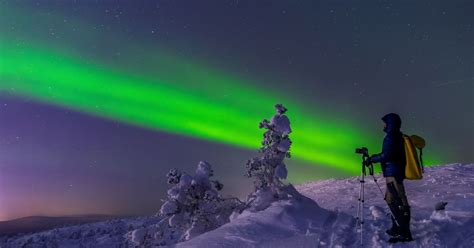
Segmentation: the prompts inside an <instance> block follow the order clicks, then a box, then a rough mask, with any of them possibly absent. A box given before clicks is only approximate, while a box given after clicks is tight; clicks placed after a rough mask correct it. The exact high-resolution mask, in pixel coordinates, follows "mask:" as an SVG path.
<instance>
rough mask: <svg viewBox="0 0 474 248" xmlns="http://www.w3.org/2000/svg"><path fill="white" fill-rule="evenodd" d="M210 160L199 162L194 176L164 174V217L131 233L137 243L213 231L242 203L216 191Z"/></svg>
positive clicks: (169, 240) (165, 241)
mask: <svg viewBox="0 0 474 248" xmlns="http://www.w3.org/2000/svg"><path fill="white" fill-rule="evenodd" d="M213 173H214V172H213V170H212V167H211V165H210V164H209V163H207V162H205V161H201V162H199V164H198V166H197V169H196V172H195V174H194V176H191V175H188V174H187V173H185V172H181V171H179V170H177V169H172V170H170V172H169V173H168V174H167V179H168V184H169V185H170V186H171V187H170V189H168V192H167V194H168V196H167V197H168V199H167V200H166V201H165V202H164V203H163V205H162V206H161V209H160V213H159V215H160V216H162V217H163V220H162V221H161V222H159V223H158V224H156V225H155V226H153V227H152V228H141V229H137V230H134V231H133V232H131V233H130V240H131V242H132V243H133V244H136V245H145V246H147V245H170V244H174V243H177V242H180V241H185V240H189V239H192V238H194V237H195V236H197V235H199V234H202V233H204V232H208V231H210V230H213V229H215V228H217V227H219V226H221V225H223V224H225V223H227V222H229V216H230V215H231V214H232V213H233V212H234V210H236V209H240V208H243V206H244V204H243V203H242V202H241V201H239V200H238V199H237V198H223V197H222V196H221V195H220V194H219V191H220V190H222V188H223V184H222V183H220V182H219V181H217V180H211V177H212V176H213Z"/></svg>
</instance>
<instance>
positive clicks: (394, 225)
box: [385, 216, 400, 236]
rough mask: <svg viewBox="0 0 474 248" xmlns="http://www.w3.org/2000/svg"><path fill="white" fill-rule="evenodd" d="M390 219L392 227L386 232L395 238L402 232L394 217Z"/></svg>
mask: <svg viewBox="0 0 474 248" xmlns="http://www.w3.org/2000/svg"><path fill="white" fill-rule="evenodd" d="M390 218H391V219H392V227H391V228H390V229H387V230H386V231H385V232H386V233H387V234H388V235H390V236H395V235H397V234H398V233H399V232H400V227H399V226H398V225H397V222H396V221H395V218H393V216H390Z"/></svg>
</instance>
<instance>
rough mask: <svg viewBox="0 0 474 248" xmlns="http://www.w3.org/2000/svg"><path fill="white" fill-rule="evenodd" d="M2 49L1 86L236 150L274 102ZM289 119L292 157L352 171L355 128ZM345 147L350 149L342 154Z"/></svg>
mask: <svg viewBox="0 0 474 248" xmlns="http://www.w3.org/2000/svg"><path fill="white" fill-rule="evenodd" d="M2 47H3V48H5V49H4V50H3V52H2V57H3V59H2V60H3V61H5V62H8V63H2V65H1V70H0V76H1V79H2V80H1V81H0V90H1V91H8V92H9V93H10V94H14V95H21V96H28V97H31V98H33V99H36V100H38V101H41V102H46V103H50V104H55V105H60V106H64V107H68V108H71V109H75V110H78V111H82V112H86V113H90V114H94V115H97V116H102V117H106V118H110V119H115V120H120V121H123V122H126V123H130V124H134V125H138V126H142V127H147V128H152V129H158V130H161V131H165V132H170V133H175V134H182V135H187V136H191V137H196V138H202V139H206V140H211V141H217V142H222V143H226V144H231V145H237V146H240V147H243V148H257V147H258V145H259V144H258V141H259V139H260V137H261V131H260V130H258V129H257V124H258V122H259V121H260V119H261V118H262V117H263V116H268V115H269V114H271V110H272V109H271V108H270V106H271V105H273V104H274V103H277V102H279V101H278V100H279V99H278V98H274V99H272V98H271V97H269V96H265V95H263V94H259V93H258V92H256V91H252V90H250V89H245V88H244V86H242V88H239V89H238V90H236V91H234V94H233V95H232V96H231V97H227V98H226V99H222V100H219V101H216V100H215V99H213V98H211V97H206V95H205V94H202V93H203V92H190V91H184V90H182V89H180V88H179V87H173V85H172V84H169V83H167V82H160V81H159V80H156V81H154V82H152V81H148V80H146V79H141V78H139V77H136V76H133V75H127V74H123V73H120V72H117V71H113V70H111V69H105V68H103V67H101V66H99V65H92V64H90V63H85V62H82V61H80V60H79V59H74V58H72V57H68V56H67V55H62V54H58V53H55V52H54V51H52V50H48V49H43V48H36V47H32V46H27V45H18V44H17V45H14V46H12V45H9V44H8V42H5V41H2ZM206 75H207V77H209V74H206ZM217 80H221V78H219V79H217ZM228 81H231V82H233V81H235V80H234V79H230V80H228ZM203 83H205V82H203ZM223 83H225V82H223ZM242 85H245V84H242ZM234 86H235V85H234ZM204 93H205V92H204ZM249 97H251V98H252V99H257V101H256V102H260V106H261V105H268V106H267V109H265V110H264V109H263V108H261V107H258V106H259V105H255V108H254V106H253V105H249V104H242V106H238V103H239V99H247V98H249ZM244 103H245V101H244ZM266 103H268V104H266ZM285 105H287V106H289V108H290V113H291V111H292V109H296V105H295V104H292V103H289V104H287V103H285ZM295 112H296V111H295ZM290 116H291V115H290ZM299 118H302V119H301V120H298V119H299ZM292 119H293V129H294V133H293V134H292V139H293V141H294V146H293V150H292V154H293V155H294V157H295V158H300V159H303V160H306V161H310V162H313V163H317V164H321V165H330V166H333V167H335V168H338V169H340V170H345V171H348V172H355V171H357V170H358V168H357V167H353V166H348V165H353V164H354V163H356V162H357V160H356V159H357V158H356V157H355V156H354V155H353V154H352V152H353V148H354V147H355V145H356V144H355V143H357V142H355V141H357V140H360V139H361V138H362V137H361V136H360V135H358V134H357V133H356V132H355V131H353V130H351V129H350V128H349V127H345V128H344V129H342V128H341V124H338V125H336V124H335V123H332V124H331V123H330V122H328V121H316V120H312V119H310V118H307V119H304V117H303V116H302V115H301V116H300V115H298V116H296V115H295V116H292ZM335 134H338V135H335ZM341 144H345V145H341ZM345 150H347V151H349V150H350V151H351V153H348V152H346V153H345V152H344V151H345ZM343 154H347V155H345V156H344V155H343Z"/></svg>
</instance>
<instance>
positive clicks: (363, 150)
mask: <svg viewBox="0 0 474 248" xmlns="http://www.w3.org/2000/svg"><path fill="white" fill-rule="evenodd" d="M355 152H356V153H357V154H362V173H364V174H365V166H367V167H369V173H370V175H373V174H374V167H373V165H372V163H371V162H370V156H369V149H367V147H360V148H356V150H355Z"/></svg>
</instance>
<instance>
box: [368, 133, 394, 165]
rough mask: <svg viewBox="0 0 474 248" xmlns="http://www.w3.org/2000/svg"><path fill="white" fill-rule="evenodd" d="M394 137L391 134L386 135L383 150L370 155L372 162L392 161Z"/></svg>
mask: <svg viewBox="0 0 474 248" xmlns="http://www.w3.org/2000/svg"><path fill="white" fill-rule="evenodd" d="M393 145H394V144H393V139H392V138H391V137H390V136H388V135H387V136H385V138H384V139H383V146H382V152H381V153H379V154H374V155H372V156H370V162H372V163H383V162H387V161H391V160H392V158H393V148H394V147H393Z"/></svg>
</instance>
